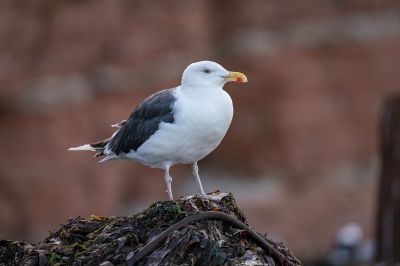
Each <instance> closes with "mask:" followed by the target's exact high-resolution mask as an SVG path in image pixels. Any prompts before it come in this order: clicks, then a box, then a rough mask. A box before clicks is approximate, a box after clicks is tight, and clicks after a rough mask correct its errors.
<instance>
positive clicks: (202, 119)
mask: <svg viewBox="0 0 400 266" xmlns="http://www.w3.org/2000/svg"><path fill="white" fill-rule="evenodd" d="M176 95H179V99H178V100H177V101H176V102H175V105H174V109H175V113H174V115H175V121H174V123H172V124H169V123H162V124H161V125H160V128H159V130H158V131H157V132H156V133H155V134H154V135H153V136H151V137H150V138H149V139H148V140H147V141H146V142H145V143H144V144H143V145H142V146H141V147H140V148H139V149H138V150H137V152H136V154H135V157H136V158H137V157H140V158H141V160H140V161H141V162H142V163H143V164H145V165H148V166H150V167H157V168H163V167H165V165H174V164H191V163H194V162H197V161H199V160H201V159H203V158H204V157H206V156H207V155H208V154H209V153H211V152H212V151H213V150H214V149H215V148H216V147H217V146H218V145H219V143H220V142H221V141H222V139H223V138H224V136H225V134H226V132H227V130H228V128H229V125H230V123H231V121H232V116H233V106H232V100H231V98H230V96H229V95H228V93H226V92H225V91H223V90H222V89H218V90H215V89H214V90H210V91H209V92H207V93H205V92H204V91H203V92H201V97H199V96H198V95H193V94H190V95H185V94H184V93H182V92H181V91H180V90H179V89H177V91H176Z"/></svg>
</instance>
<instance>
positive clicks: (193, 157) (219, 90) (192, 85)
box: [69, 61, 247, 200]
mask: <svg viewBox="0 0 400 266" xmlns="http://www.w3.org/2000/svg"><path fill="white" fill-rule="evenodd" d="M230 81H235V82H247V77H246V76H245V75H244V74H242V73H240V72H232V71H227V70H226V69H225V68H223V67H222V66H221V65H219V64H217V63H215V62H211V61H201V62H197V63H193V64H190V65H189V66H188V67H187V68H186V69H185V71H184V72H183V75H182V81H181V85H180V86H178V87H176V88H173V89H167V90H162V91H159V92H157V93H155V94H153V95H151V96H150V97H148V98H147V99H145V100H144V101H143V102H142V103H140V104H139V106H137V107H136V109H135V110H134V111H133V113H132V114H131V115H130V117H129V118H128V119H127V120H124V121H122V122H120V123H118V124H115V125H112V126H113V127H116V128H117V130H116V131H115V132H114V134H112V136H111V137H110V138H107V139H105V140H102V141H98V142H95V143H91V144H85V145H83V146H79V147H75V148H70V149H69V150H90V151H94V152H96V155H95V156H105V157H104V158H103V159H102V160H101V161H100V162H104V161H107V160H115V159H125V160H126V159H127V160H133V161H136V162H139V163H142V164H144V165H146V166H149V167H152V168H161V169H163V170H164V180H165V183H166V186H167V193H168V196H169V198H170V199H171V200H172V199H173V196H172V189H171V183H172V177H171V176H170V174H169V169H170V167H171V166H173V165H175V164H191V165H192V170H193V175H194V176H195V178H196V181H197V184H198V186H199V187H200V192H201V194H202V195H205V192H204V189H203V186H202V184H201V180H200V176H199V168H198V166H197V162H198V161H199V160H201V159H203V158H204V157H206V156H207V155H208V154H210V153H211V152H212V151H213V150H214V149H215V148H216V147H217V146H218V145H219V144H220V142H221V141H222V139H223V138H224V136H225V133H226V132H227V130H228V128H229V125H230V124H231V121H232V116H233V105H232V100H231V97H230V96H229V94H228V93H227V92H225V91H224V90H223V87H224V85H225V83H227V82H230Z"/></svg>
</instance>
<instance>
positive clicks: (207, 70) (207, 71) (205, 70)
mask: <svg viewBox="0 0 400 266" xmlns="http://www.w3.org/2000/svg"><path fill="white" fill-rule="evenodd" d="M203 72H204V73H206V74H209V73H210V72H211V70H210V69H208V68H205V69H203Z"/></svg>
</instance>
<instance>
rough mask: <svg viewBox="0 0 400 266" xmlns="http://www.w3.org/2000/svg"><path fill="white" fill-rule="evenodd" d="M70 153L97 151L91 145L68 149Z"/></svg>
mask: <svg viewBox="0 0 400 266" xmlns="http://www.w3.org/2000/svg"><path fill="white" fill-rule="evenodd" d="M68 150H69V151H96V149H95V148H94V147H92V145H90V144H85V145H82V146H79V147H72V148H69V149H68Z"/></svg>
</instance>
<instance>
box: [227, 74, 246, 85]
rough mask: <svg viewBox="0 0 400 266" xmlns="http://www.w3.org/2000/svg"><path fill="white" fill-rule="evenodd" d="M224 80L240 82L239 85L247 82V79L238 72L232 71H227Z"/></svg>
mask: <svg viewBox="0 0 400 266" xmlns="http://www.w3.org/2000/svg"><path fill="white" fill-rule="evenodd" d="M224 79H225V80H226V81H228V82H229V81H234V82H240V83H244V82H247V77H246V76H245V75H244V74H243V73H240V72H233V71H229V74H228V75H226V76H224Z"/></svg>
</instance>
